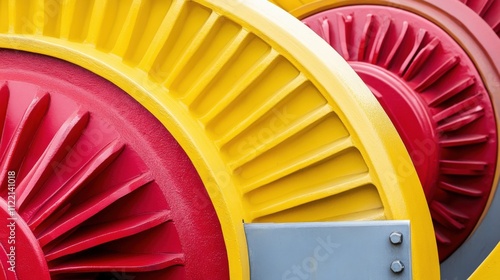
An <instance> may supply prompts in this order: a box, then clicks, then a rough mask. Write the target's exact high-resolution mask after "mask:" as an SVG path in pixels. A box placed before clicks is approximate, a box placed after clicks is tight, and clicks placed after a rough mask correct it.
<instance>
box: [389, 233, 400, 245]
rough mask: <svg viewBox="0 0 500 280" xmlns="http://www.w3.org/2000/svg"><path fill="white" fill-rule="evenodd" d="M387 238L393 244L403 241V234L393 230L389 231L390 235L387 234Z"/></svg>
mask: <svg viewBox="0 0 500 280" xmlns="http://www.w3.org/2000/svg"><path fill="white" fill-rule="evenodd" d="M389 240H390V241H391V243H392V244H394V245H398V244H401V243H403V234H402V233H401V232H397V231H395V232H393V233H391V235H389Z"/></svg>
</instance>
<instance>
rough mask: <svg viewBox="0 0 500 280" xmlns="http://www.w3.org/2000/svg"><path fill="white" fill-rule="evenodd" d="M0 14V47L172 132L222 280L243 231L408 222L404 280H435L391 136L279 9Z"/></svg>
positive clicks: (177, 1)
mask: <svg viewBox="0 0 500 280" xmlns="http://www.w3.org/2000/svg"><path fill="white" fill-rule="evenodd" d="M118 3H119V4H118ZM0 13H1V14H0V16H1V17H0V47H2V48H12V49H17V50H24V51H30V52H35V53H41V54H45V55H50V56H54V57H58V58H60V59H64V60H67V61H70V62H72V63H75V64H77V65H80V66H82V67H84V68H86V69H89V70H90V71H93V72H95V73H97V74H98V75H100V76H102V77H104V78H106V79H108V80H110V81H111V82H113V83H115V84H116V85H118V86H119V87H121V88H122V89H123V90H124V91H126V92H127V93H128V94H130V95H131V96H132V97H133V98H134V99H136V100H137V101H138V102H139V103H141V104H142V105H143V106H144V107H145V108H147V109H148V110H149V111H150V112H151V113H152V114H154V115H155V116H156V117H157V118H158V119H159V120H160V121H161V122H162V123H163V124H164V126H165V127H166V128H167V129H168V130H169V131H170V132H171V133H172V134H173V135H174V137H175V138H176V139H177V140H178V142H179V143H180V144H181V146H182V147H183V148H184V149H185V151H186V152H187V154H188V155H189V157H190V158H191V160H192V161H193V163H194V165H195V167H196V168H197V170H198V172H199V174H200V176H201V178H202V180H203V181H204V183H205V186H206V188H207V191H208V193H209V195H210V197H211V199H212V202H213V204H214V206H215V209H216V211H217V214H218V217H219V219H220V222H221V225H222V230H223V234H224V238H225V242H226V246H227V250H228V258H229V261H230V276H231V279H249V266H248V257H247V248H246V240H245V235H244V231H243V225H242V221H244V222H256V221H257V222H283V221H293V222H307V221H336V220H383V219H409V220H411V222H412V227H411V229H412V242H413V246H412V247H413V248H412V250H413V251H412V252H413V256H412V258H413V271H414V279H432V278H433V277H432V276H435V275H438V274H437V273H438V261H437V252H436V246H435V239H434V237H433V229H432V224H431V220H430V216H429V213H428V211H427V207H426V203H425V198H424V195H423V192H422V189H421V186H420V184H419V181H418V178H417V175H416V172H415V170H414V168H413V165H412V163H411V160H410V158H409V156H408V154H407V152H406V150H405V148H404V145H403V143H402V142H401V140H400V138H399V136H398V134H397V132H396V130H395V128H394V127H393V126H392V124H391V122H390V120H389V118H388V117H387V116H386V114H385V113H384V111H383V110H382V108H381V107H380V105H379V104H378V103H377V101H376V100H375V98H374V97H373V96H372V94H371V93H370V91H369V90H368V88H367V87H366V86H365V85H364V84H363V83H362V81H361V80H360V78H359V77H358V76H357V75H356V74H355V73H354V71H353V70H352V69H351V68H350V67H349V66H348V64H347V63H346V62H345V61H344V60H343V59H342V58H341V57H340V56H339V55H337V54H336V53H334V51H333V50H332V49H331V48H330V47H329V46H328V45H327V44H326V43H324V42H323V41H322V40H321V39H320V38H319V37H317V36H316V35H315V34H314V33H313V32H312V31H310V30H309V29H308V28H307V27H305V26H304V25H302V24H301V23H300V22H299V21H297V20H295V19H294V18H293V17H291V16H290V15H288V14H287V13H286V12H284V11H282V10H281V9H278V8H276V7H275V6H273V5H271V4H270V3H268V2H266V1H255V0H243V1H241V0H240V1H236V0H235V1H229V0H224V1H221V0H195V1H184V0H173V1H167V0H164V1H147V0H143V1H140V0H137V1H135V0H129V1H111V0H108V1H104V0H95V1H91V0H67V1H59V0H32V1H8V0H0ZM323 57H331V61H329V62H328V63H324V62H323V61H322V58H323ZM423 256H425V257H423Z"/></svg>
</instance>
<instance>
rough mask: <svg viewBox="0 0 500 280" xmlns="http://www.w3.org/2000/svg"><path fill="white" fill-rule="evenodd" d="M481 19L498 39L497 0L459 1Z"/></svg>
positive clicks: (499, 29)
mask: <svg viewBox="0 0 500 280" xmlns="http://www.w3.org/2000/svg"><path fill="white" fill-rule="evenodd" d="M459 1H460V2H462V3H464V4H465V5H467V7H469V8H471V9H472V10H473V11H474V12H476V14H478V15H479V16H480V17H482V18H483V19H484V20H485V21H486V22H487V23H488V25H489V26H491V29H493V31H494V32H495V33H496V34H497V36H498V37H500V1H497V0H459Z"/></svg>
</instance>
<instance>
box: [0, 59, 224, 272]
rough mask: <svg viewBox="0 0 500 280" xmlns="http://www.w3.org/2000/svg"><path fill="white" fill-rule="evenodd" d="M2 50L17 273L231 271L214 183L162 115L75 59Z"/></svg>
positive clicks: (6, 199)
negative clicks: (207, 181)
mask: <svg viewBox="0 0 500 280" xmlns="http://www.w3.org/2000/svg"><path fill="white" fill-rule="evenodd" d="M0 61H2V65H1V66H0V77H1V81H0V99H1V102H0V128H1V129H0V131H2V134H1V144H0V155H1V161H0V165H1V169H0V180H1V181H2V189H1V190H0V194H1V197H2V199H3V200H2V204H7V206H9V207H10V206H12V209H15V210H16V211H17V214H18V216H19V220H18V221H16V231H15V238H16V239H17V240H15V242H16V247H15V248H14V249H15V251H16V254H17V252H18V254H17V256H18V258H16V267H15V273H16V275H17V278H18V279H30V278H32V277H30V276H26V275H34V274H33V273H35V271H34V270H38V271H39V273H36V275H40V276H39V279H50V278H52V279H113V277H114V278H119V277H131V278H134V279H166V278H168V279H202V275H203V277H206V275H209V277H210V278H213V279H225V278H228V267H227V266H228V264H227V259H226V253H225V246H224V242H223V238H222V233H221V230H220V225H219V222H218V219H217V216H216V214H215V211H214V209H213V207H212V204H211V202H210V200H209V198H208V196H207V194H206V191H205V188H204V186H203V184H202V183H201V180H200V178H199V177H198V175H197V173H196V171H195V169H194V167H193V166H192V164H191V162H190V161H189V159H188V158H187V156H186V155H185V154H184V152H183V150H182V149H181V148H180V146H179V145H178V144H177V142H176V141H175V140H174V139H173V137H172V136H171V135H170V134H169V133H168V132H167V131H166V130H165V128H164V127H163V126H162V125H161V124H160V123H159V122H158V121H157V120H156V119H155V118H154V117H153V116H151V115H150V114H149V113H148V112H147V111H145V110H144V109H143V108H142V107H141V106H140V105H139V104H137V103H136V102H135V101H133V100H132V99H131V98H130V97H129V96H128V95H127V94H125V93H124V92H122V91H121V90H120V89H118V88H117V87H116V86H114V85H113V84H111V83H109V82H107V81H106V80H104V79H102V78H100V77H98V76H96V75H94V74H92V73H90V72H88V71H86V70H84V69H82V68H79V67H77V66H75V65H72V64H70V63H67V62H63V61H60V60H57V59H54V58H49V57H44V56H40V55H35V54H29V53H23V52H14V51H8V50H1V51H0ZM14 174H15V180H12V178H11V177H14ZM2 206H4V205H2ZM2 209H11V208H5V207H2ZM6 215H7V216H8V215H9V212H2V217H1V218H2V220H3V221H7V218H6V217H4V216H6ZM5 229H6V227H2V235H6V236H12V234H11V232H10V231H8V232H4V230H5ZM200 236H202V238H200ZM2 237H3V236H2ZM2 240H3V241H4V240H6V239H5V238H2ZM3 241H2V242H3ZM7 242H8V241H7ZM8 245H9V244H5V242H3V243H2V246H3V249H4V250H5V251H7V252H9V251H10V250H11V248H10V247H9V246H8ZM201 263H203V266H200V264H201ZM2 265H3V266H4V273H5V274H7V276H8V277H11V276H9V275H10V274H9V273H10V271H9V270H5V263H4V262H2ZM200 267H203V269H200ZM7 269H8V267H7ZM28 273H29V274H28ZM23 275H24V276H23ZM49 275H50V276H49ZM43 277H45V278H43ZM7 279H10V278H7ZM127 279H128V278H127Z"/></svg>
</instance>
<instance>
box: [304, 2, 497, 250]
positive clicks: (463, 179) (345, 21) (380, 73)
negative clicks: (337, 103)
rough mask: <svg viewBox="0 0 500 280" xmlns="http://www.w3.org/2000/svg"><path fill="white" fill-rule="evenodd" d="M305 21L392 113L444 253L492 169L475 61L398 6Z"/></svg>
mask: <svg viewBox="0 0 500 280" xmlns="http://www.w3.org/2000/svg"><path fill="white" fill-rule="evenodd" d="M304 22H305V23H306V24H307V25H308V26H309V27H310V28H312V29H313V30H314V31H316V33H318V34H319V35H321V36H322V37H323V38H324V39H325V40H326V41H327V42H328V43H329V44H330V45H331V46H333V47H334V48H335V49H336V50H337V51H338V52H339V53H340V54H341V55H342V56H343V57H344V58H345V59H346V60H348V61H349V62H350V63H351V65H352V66H353V68H354V69H355V70H356V71H357V72H358V74H359V75H360V76H361V77H362V79H363V80H364V81H365V82H366V83H367V84H368V86H369V87H370V88H371V89H372V91H373V92H374V94H375V95H376V96H377V97H378V99H379V101H380V102H381V104H382V106H383V107H384V109H386V111H387V112H388V114H389V116H390V117H391V119H392V121H393V123H394V124H395V126H396V128H397V129H398V132H399V133H400V135H401V136H402V138H403V141H404V142H405V145H406V147H407V148H408V151H409V153H410V156H411V157H412V160H413V162H414V164H415V167H416V168H417V172H418V174H419V177H420V179H421V181H422V184H423V187H424V191H425V194H426V197H427V200H428V203H429V207H430V210H431V215H432V218H433V221H434V227H435V231H436V237H437V241H438V246H439V252H440V258H441V259H444V258H446V257H447V256H448V255H450V254H451V253H452V252H453V251H454V250H455V249H456V248H457V247H458V246H459V245H460V244H461V243H462V242H463V241H464V240H465V239H466V238H467V236H468V235H469V234H470V233H471V231H472V230H473V229H474V227H475V225H476V223H477V222H478V220H479V218H480V216H481V214H482V213H483V210H484V208H485V206H486V203H487V201H488V198H489V194H490V190H491V188H492V185H493V178H494V174H495V163H496V154H497V144H496V139H497V135H496V124H495V118H494V114H493V109H492V105H491V102H490V99H489V96H488V93H487V90H486V89H485V87H484V85H483V84H482V82H481V76H480V75H479V74H478V72H477V71H476V69H475V66H474V64H473V62H472V61H471V60H470V59H469V57H468V56H467V54H466V53H465V51H464V50H463V49H462V48H461V47H460V46H459V45H458V44H457V43H456V42H455V41H454V40H453V39H452V38H451V37H450V36H449V35H448V34H447V33H446V32H444V31H443V30H442V29H440V28H439V27H438V26H436V25H434V24H433V23H431V22H429V21H428V20H426V19H424V18H422V17H420V16H417V15H415V14H413V13H410V12H406V11H403V10H400V9H396V8H391V7H384V6H369V5H358V6H347V7H340V8H335V9H331V10H328V11H325V12H321V13H318V14H315V15H313V16H310V17H308V18H306V19H304Z"/></svg>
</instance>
